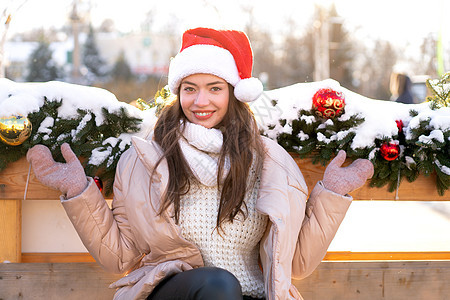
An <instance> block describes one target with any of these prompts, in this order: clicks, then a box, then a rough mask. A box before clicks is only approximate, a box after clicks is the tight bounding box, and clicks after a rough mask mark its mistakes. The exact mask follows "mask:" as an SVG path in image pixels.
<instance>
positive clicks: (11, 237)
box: [0, 200, 22, 263]
mask: <svg viewBox="0 0 450 300" xmlns="http://www.w3.org/2000/svg"><path fill="white" fill-rule="evenodd" d="M21 247H22V200H0V263H1V262H4V261H9V262H20V259H21Z"/></svg>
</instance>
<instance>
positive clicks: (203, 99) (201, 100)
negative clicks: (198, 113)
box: [195, 90, 209, 106]
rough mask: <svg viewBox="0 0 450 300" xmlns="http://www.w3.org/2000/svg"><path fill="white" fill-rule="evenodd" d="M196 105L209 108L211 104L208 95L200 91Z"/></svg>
mask: <svg viewBox="0 0 450 300" xmlns="http://www.w3.org/2000/svg"><path fill="white" fill-rule="evenodd" d="M195 104H196V105H197V106H207V105H208V104H209V99H208V93H207V92H205V91H203V90H200V91H199V92H198V94H197V98H196V99H195Z"/></svg>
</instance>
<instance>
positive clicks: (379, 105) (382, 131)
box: [0, 79, 450, 161]
mask: <svg viewBox="0 0 450 300" xmlns="http://www.w3.org/2000/svg"><path fill="white" fill-rule="evenodd" d="M321 88H332V89H334V90H336V91H337V92H341V93H343V94H344V96H345V102H346V106H345V113H344V114H343V115H341V116H340V117H339V120H347V119H349V118H350V117H351V116H353V115H359V116H362V117H364V119H365V121H364V122H363V123H362V124H360V125H358V126H357V127H355V128H352V129H351V130H349V131H343V132H338V133H335V134H334V135H332V136H331V138H328V139H327V138H326V137H325V136H320V135H319V136H318V138H319V139H321V140H323V141H324V142H329V141H331V140H336V139H338V140H341V139H343V138H344V137H345V136H346V135H347V134H349V133H350V132H355V137H354V138H353V140H352V143H351V147H352V148H353V149H358V148H366V147H373V146H374V145H375V144H374V141H375V139H383V138H386V137H393V136H395V135H397V133H398V128H397V124H396V122H395V121H396V120H402V122H403V124H404V130H405V136H406V138H411V137H412V131H411V129H413V128H417V127H418V126H419V124H420V122H421V121H424V120H431V122H430V127H431V128H429V129H430V130H432V131H431V134H430V135H429V136H420V137H419V138H418V139H419V141H422V142H424V143H428V142H430V141H431V140H432V139H434V140H437V141H439V142H444V135H443V132H445V131H447V130H449V129H450V108H442V109H439V110H431V108H430V107H429V104H428V103H421V104H403V103H397V102H391V101H384V100H376V99H371V98H367V97H364V96H362V95H359V94H357V93H355V92H352V91H350V90H348V89H346V88H344V87H341V86H340V84H339V83H338V82H337V81H334V80H331V79H328V80H324V81H319V82H311V83H298V84H294V85H291V86H287V87H284V88H280V89H275V90H270V91H266V92H264V93H263V95H262V96H261V97H260V98H259V99H258V100H256V101H255V102H253V103H251V104H250V107H251V109H252V111H253V112H254V115H255V117H256V119H257V122H258V125H259V126H260V128H261V129H262V130H263V131H264V132H265V134H266V135H267V136H269V137H270V138H272V139H276V138H277V136H278V135H280V134H281V133H289V134H290V133H291V132H292V127H291V121H292V120H294V119H298V118H299V117H300V118H301V119H303V120H305V121H306V122H307V123H312V122H313V120H314V117H313V116H299V110H301V109H303V110H310V109H311V107H312V97H313V95H314V94H315V92H316V91H317V90H318V89H321ZM44 96H45V97H47V99H48V100H49V101H55V100H61V99H63V100H64V101H63V102H62V106H61V107H60V108H59V109H58V117H59V118H65V119H68V118H71V117H75V116H76V115H77V109H82V110H88V111H91V112H92V113H93V114H94V117H95V123H96V125H100V124H102V122H103V121H104V120H103V115H102V112H101V111H102V108H106V109H107V110H108V111H109V112H110V113H112V112H115V111H118V110H119V109H120V108H122V107H123V108H125V109H126V110H127V111H128V113H129V114H130V115H131V116H133V117H138V118H141V119H143V123H142V125H141V130H140V132H138V133H135V134H127V133H124V134H122V135H121V136H120V137H119V138H118V139H117V140H116V141H111V140H108V141H107V142H106V141H105V142H106V143H108V144H110V145H116V144H117V143H118V142H120V147H121V149H123V148H124V147H125V146H126V145H127V144H129V143H130V142H131V136H132V135H140V136H142V137H148V136H149V135H150V134H151V131H152V130H151V129H152V126H153V125H154V123H155V122H156V116H155V109H156V108H152V109H148V110H145V111H141V110H139V109H138V108H136V107H134V106H131V105H128V104H126V103H123V102H120V101H118V100H117V98H116V97H115V96H114V94H112V93H110V92H109V91H106V90H104V89H100V88H95V87H88V86H81V85H75V84H69V83H63V82H56V81H53V82H44V83H16V82H13V81H10V80H8V79H0V117H9V116H11V115H27V114H29V113H32V112H36V111H38V110H39V109H40V107H41V106H42V105H43V103H44ZM273 103H276V105H275V106H274V105H273ZM411 110H415V111H417V112H418V115H417V116H416V117H414V118H413V117H412V116H410V111H411ZM89 118H90V114H87V115H86V117H85V119H83V120H82V122H81V123H80V124H79V126H78V128H77V129H76V130H74V132H72V133H71V134H72V136H74V135H75V134H76V133H77V132H78V131H79V130H81V129H82V128H83V127H84V126H85V124H86V122H88V121H89ZM280 119H285V120H286V121H287V122H286V124H284V126H281V124H280V123H279V120H280ZM53 121H54V120H51V119H50V118H47V119H45V120H44V122H43V123H42V124H41V126H40V128H39V132H42V133H48V132H49V130H51V127H52V122H53ZM326 122H328V123H331V124H332V122H333V121H332V120H328V121H326ZM325 124H327V123H324V124H323V125H322V126H324V125H325ZM299 137H300V138H301V139H302V140H304V139H307V138H308V136H307V135H306V134H305V133H303V132H301V133H300V134H299ZM102 149H103V150H102V151H100V149H99V150H98V151H96V152H95V153H94V156H97V155H98V157H93V158H92V160H93V161H97V160H98V161H99V160H101V159H102V158H106V156H107V155H108V154H107V153H106V152H108V151H104V148H102ZM372 152H373V151H372ZM375 154H376V153H375V152H373V153H371V155H375Z"/></svg>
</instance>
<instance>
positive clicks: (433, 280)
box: [294, 261, 450, 300]
mask: <svg viewBox="0 0 450 300" xmlns="http://www.w3.org/2000/svg"><path fill="white" fill-rule="evenodd" d="M449 282H450V261H432V262H425V261H403V262H399V261H395V262H322V263H321V264H320V266H319V267H318V268H317V269H316V271H314V273H313V274H312V275H311V276H309V277H307V278H306V279H304V280H301V281H294V284H295V285H296V286H297V288H298V289H299V291H300V292H301V293H302V295H303V297H304V298H305V300H322V299H327V300H334V299H335V300H342V299H345V300H353V299H355V300H360V299H363V300H367V299H389V300H394V299H395V300H397V299H409V300H423V299H430V300H431V299H432V300H446V299H449V295H450V284H449Z"/></svg>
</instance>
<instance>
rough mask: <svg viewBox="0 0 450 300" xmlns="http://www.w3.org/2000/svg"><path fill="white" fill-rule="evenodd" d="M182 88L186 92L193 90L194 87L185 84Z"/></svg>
mask: <svg viewBox="0 0 450 300" xmlns="http://www.w3.org/2000/svg"><path fill="white" fill-rule="evenodd" d="M184 90H185V91H186V92H193V91H194V88H193V87H190V86H187V87H185V88H184Z"/></svg>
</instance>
